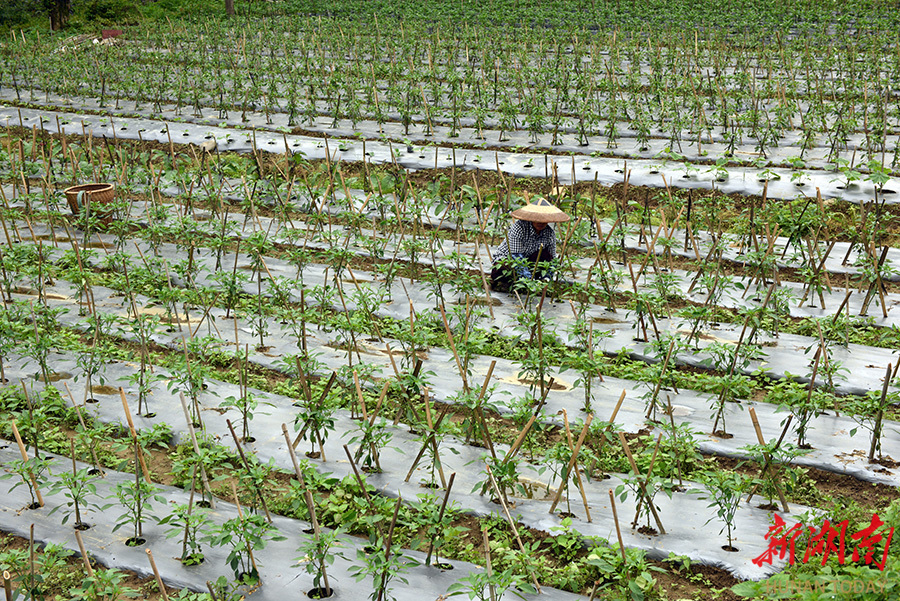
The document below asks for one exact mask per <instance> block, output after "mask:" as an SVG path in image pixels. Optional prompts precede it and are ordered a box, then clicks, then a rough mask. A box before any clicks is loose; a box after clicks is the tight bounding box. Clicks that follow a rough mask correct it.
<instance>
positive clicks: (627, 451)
mask: <svg viewBox="0 0 900 601" xmlns="http://www.w3.org/2000/svg"><path fill="white" fill-rule="evenodd" d="M619 442H621V443H622V448H623V449H625V456H626V457H628V463H630V464H631V469H632V471H633V472H634V474H635V476H636V477H637V478H638V483H639V486H640V487H641V492H642V493H643V496H642V497H641V498H647V505H648V506H649V507H650V513H652V514H653V519H654V520H656V525H657V526H658V527H659V533H660V534H665V533H666V529H665V528H663V525H662V520H660V519H659V514H658V513H656V507H654V506H653V501H652V500H650V499H649V498H648V497H649V495H648V494H647V486H646V484H645V481H646V478H643V477H642V476H641V472H640V471H639V470H638V467H637V464H636V463H635V462H634V457H633V456H632V455H631V449H630V448H628V441H627V440H625V435H624V434H622V433H621V432H619Z"/></svg>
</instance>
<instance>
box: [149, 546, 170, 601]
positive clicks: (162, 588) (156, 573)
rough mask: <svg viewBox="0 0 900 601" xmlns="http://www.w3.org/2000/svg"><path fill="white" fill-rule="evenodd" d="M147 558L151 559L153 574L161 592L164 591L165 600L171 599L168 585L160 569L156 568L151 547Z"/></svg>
mask: <svg viewBox="0 0 900 601" xmlns="http://www.w3.org/2000/svg"><path fill="white" fill-rule="evenodd" d="M147 559H149V560H150V567H151V568H152V569H153V575H154V576H156V585H157V586H158V587H159V592H160V593H162V598H163V600H164V601H169V593H167V592H166V585H165V584H163V580H162V577H161V576H160V575H159V570H157V569H156V562H155V561H154V560H153V553H151V552H150V549H147Z"/></svg>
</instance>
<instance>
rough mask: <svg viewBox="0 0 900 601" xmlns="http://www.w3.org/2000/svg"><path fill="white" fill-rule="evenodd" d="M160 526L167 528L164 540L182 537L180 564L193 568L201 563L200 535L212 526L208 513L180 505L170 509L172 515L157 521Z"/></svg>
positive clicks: (191, 506) (205, 510)
mask: <svg viewBox="0 0 900 601" xmlns="http://www.w3.org/2000/svg"><path fill="white" fill-rule="evenodd" d="M159 525H160V526H169V528H168V530H167V531H166V538H175V537H177V536H181V537H182V540H183V542H182V547H181V557H180V558H179V559H180V561H181V563H182V564H184V565H186V566H194V565H199V564H201V563H203V559H204V558H203V544H202V542H201V541H202V538H201V533H203V532H207V531H208V530H209V529H210V526H211V525H212V520H211V519H209V511H208V510H207V509H205V508H203V507H199V506H197V504H196V503H194V504H187V503H185V504H181V505H176V506H175V507H173V508H172V513H170V514H169V515H167V516H166V517H164V518H162V519H161V520H159Z"/></svg>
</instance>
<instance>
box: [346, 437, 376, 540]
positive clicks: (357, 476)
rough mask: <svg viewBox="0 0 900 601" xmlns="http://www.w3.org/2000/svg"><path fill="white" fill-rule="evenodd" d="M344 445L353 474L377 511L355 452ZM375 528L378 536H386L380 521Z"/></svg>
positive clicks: (365, 496)
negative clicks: (357, 465)
mask: <svg viewBox="0 0 900 601" xmlns="http://www.w3.org/2000/svg"><path fill="white" fill-rule="evenodd" d="M343 446H344V453H345V454H346V455H347V459H349V460H350V467H351V468H353V475H354V476H356V482H357V483H358V484H359V488H360V490H361V491H362V494H363V497H364V498H365V499H366V502H368V504H369V508H370V509H371V510H372V511H375V510H376V508H375V504H374V503H373V502H372V497H371V496H370V495H369V491H368V490H366V483H365V482H364V481H363V479H362V476H361V475H360V473H359V468H357V467H356V461H354V459H353V454H352V453H350V447H348V446H347V445H343ZM375 528H376V529H377V530H378V536H384V530H383V529H382V528H381V523H380V522H375Z"/></svg>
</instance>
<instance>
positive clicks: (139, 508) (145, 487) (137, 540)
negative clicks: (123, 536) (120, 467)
mask: <svg viewBox="0 0 900 601" xmlns="http://www.w3.org/2000/svg"><path fill="white" fill-rule="evenodd" d="M137 470H140V467H138V468H137ZM159 490H160V489H159V487H157V486H154V485H153V484H152V483H151V482H148V481H147V479H146V478H139V479H137V480H125V481H123V482H119V483H118V484H117V485H116V487H115V494H114V495H112V496H111V497H109V498H110V499H113V498H115V499H118V500H119V504H120V505H121V506H122V507H123V508H124V509H125V512H124V513H122V514H121V515H120V516H119V518H118V520H117V521H116V525H115V527H114V528H113V529H112V531H113V532H115V531H116V530H118V529H119V528H122V527H124V526H128V527H131V528H132V532H133V536H132V537H131V538H129V539H128V540H126V541H125V544H126V545H128V546H129V547H136V546H138V545H141V544H143V542H144V539H143V538H142V537H143V534H144V532H143V525H144V518H145V517H146V512H147V511H149V510H150V509H151V501H156V502H158V503H165V502H166V501H165V499H163V498H162V497H161V496H160V495H158V494H156V493H158V492H159Z"/></svg>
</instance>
